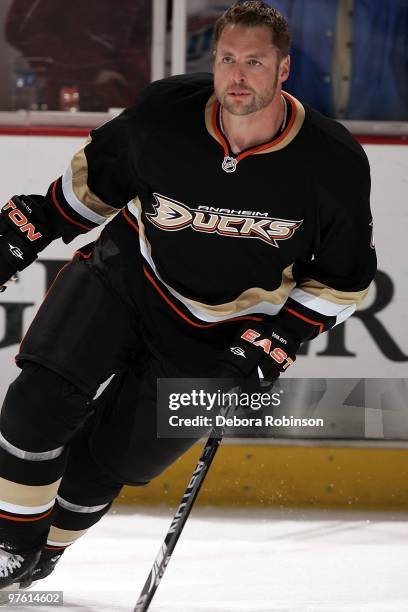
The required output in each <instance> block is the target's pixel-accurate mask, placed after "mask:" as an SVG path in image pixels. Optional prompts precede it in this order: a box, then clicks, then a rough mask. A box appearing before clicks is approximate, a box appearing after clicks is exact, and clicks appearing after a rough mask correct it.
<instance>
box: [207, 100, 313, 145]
mask: <svg viewBox="0 0 408 612" xmlns="http://www.w3.org/2000/svg"><path fill="white" fill-rule="evenodd" d="M282 95H283V96H284V97H285V98H286V100H287V101H288V102H289V104H290V106H291V118H290V120H289V123H288V125H287V126H286V128H285V130H284V131H283V133H282V134H279V135H278V136H277V137H276V138H274V139H273V140H271V141H270V143H265V144H264V145H262V149H261V150H255V149H257V146H254V147H251V148H253V149H254V152H253V153H252V154H253V155H263V154H265V153H273V152H274V151H280V150H281V149H283V148H284V147H286V146H287V145H288V144H290V143H291V142H292V140H293V139H294V138H295V137H296V136H297V134H298V133H299V131H300V128H301V127H302V125H303V122H304V120H305V109H304V107H303V105H302V104H301V103H300V102H299V100H297V99H296V98H295V97H294V96H291V95H290V94H288V93H287V92H286V91H282ZM218 104H219V103H218V100H217V98H216V96H215V94H213V95H212V96H211V97H210V99H209V100H208V102H207V104H206V107H205V125H206V127H207V131H208V132H209V134H210V135H211V136H212V137H213V138H214V139H215V140H216V141H217V142H218V143H219V144H220V145H221V146H222V147H223V146H224V145H223V143H222V141H221V139H220V137H219V136H218V134H217V131H216V130H215V129H214V121H213V116H214V105H215V106H218ZM268 145H269V146H268ZM248 152H250V149H249V150H248V151H247V153H248Z"/></svg>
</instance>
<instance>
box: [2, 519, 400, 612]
mask: <svg viewBox="0 0 408 612" xmlns="http://www.w3.org/2000/svg"><path fill="white" fill-rule="evenodd" d="M173 513H174V509H157V508H154V509H146V508H144V509H135V508H129V509H123V510H122V509H118V510H113V511H111V512H110V514H108V515H107V516H106V517H105V518H104V519H103V520H102V521H101V522H100V523H99V524H98V525H96V526H95V527H93V528H92V529H91V530H90V531H89V532H88V534H87V535H86V536H85V537H83V538H82V539H81V540H79V541H78V542H77V543H76V544H74V545H73V546H72V547H71V548H70V549H69V550H68V551H67V552H66V553H65V554H64V557H63V558H62V559H61V561H60V562H59V564H58V566H57V568H56V570H55V572H54V573H53V574H52V575H51V576H50V577H49V578H47V579H45V580H43V581H41V582H38V583H36V584H35V586H34V587H33V589H31V592H32V591H33V590H34V591H37V590H40V589H44V590H62V591H63V592H64V607H63V608H54V607H52V608H51V607H43V606H40V607H35V608H34V607H27V606H24V607H20V608H13V609H16V610H17V609H19V610H26V611H28V610H31V611H33V610H37V611H38V612H40V611H41V612H45V611H47V612H50V611H51V610H56V611H57V610H63V611H64V612H81V611H83V612H102V611H109V612H113V611H116V610H118V611H121V612H131V611H132V610H133V606H134V605H135V602H136V600H137V598H138V595H139V592H140V590H141V587H142V585H143V584H144V581H145V579H146V577H147V574H148V572H149V571H150V568H151V565H152V563H153V560H154V558H155V556H156V553H157V551H158V549H159V547H160V544H161V542H162V540H163V538H164V535H165V533H166V532H167V529H168V527H169V524H170V519H171V518H172V516H173ZM0 609H1V610H3V609H5V608H4V607H2V608H0ZM6 609H7V608H6ZM407 610H408V514H407V513H373V512H368V511H367V512H358V513H356V512H352V511H350V512H343V513H340V512H331V511H324V512H322V511H321V512H313V511H300V510H296V511H294V510H259V511H254V510H251V509H248V510H243V509H239V510H234V511H232V510H219V509H197V510H196V511H194V513H193V514H192V515H191V517H190V519H189V521H188V523H187V525H186V527H185V530H184V532H183V534H182V536H181V538H180V540H179V542H178V545H177V546H176V549H175V552H174V554H173V558H172V559H171V561H170V564H169V566H168V568H167V571H166V573H165V575H164V577H163V579H162V582H161V584H160V586H159V588H158V591H157V593H156V595H155V597H154V599H153V602H152V604H151V607H150V610H149V612H167V611H168V612H237V611H239V612H406V611H407Z"/></svg>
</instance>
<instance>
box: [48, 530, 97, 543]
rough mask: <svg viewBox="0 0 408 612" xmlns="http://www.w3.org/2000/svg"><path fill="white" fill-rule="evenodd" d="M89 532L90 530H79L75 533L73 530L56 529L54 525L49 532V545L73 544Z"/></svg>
mask: <svg viewBox="0 0 408 612" xmlns="http://www.w3.org/2000/svg"><path fill="white" fill-rule="evenodd" d="M87 531H88V529H78V531H74V530H72V529H60V528H59V527H54V525H51V527H50V530H49V532H48V537H47V543H48V544H51V542H52V544H54V545H58V544H61V545H64V544H71V543H72V542H75V540H77V539H78V538H80V537H81V536H83V535H84V534H85V533H86V532H87Z"/></svg>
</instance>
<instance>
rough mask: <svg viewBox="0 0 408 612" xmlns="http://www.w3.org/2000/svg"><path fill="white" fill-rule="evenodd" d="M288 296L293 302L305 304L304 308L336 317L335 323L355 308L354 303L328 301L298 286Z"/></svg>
mask: <svg viewBox="0 0 408 612" xmlns="http://www.w3.org/2000/svg"><path fill="white" fill-rule="evenodd" d="M289 297H291V298H292V300H295V302H298V303H299V304H302V306H306V308H310V309H311V310H314V311H316V312H318V313H320V314H322V315H326V316H327V317H336V325H338V324H339V323H343V321H345V320H346V319H348V317H350V316H351V315H352V314H353V312H354V311H355V309H356V304H348V306H344V305H341V304H335V303H334V302H329V300H325V299H324V298H321V297H317V296H316V295H312V294H311V293H307V291H303V289H298V288H296V289H292V291H291V292H290V293H289Z"/></svg>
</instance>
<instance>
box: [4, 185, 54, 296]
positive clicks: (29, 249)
mask: <svg viewBox="0 0 408 612" xmlns="http://www.w3.org/2000/svg"><path fill="white" fill-rule="evenodd" d="M43 216H44V215H43V211H42V210H41V207H40V206H39V204H38V203H37V202H36V201H35V200H33V199H32V198H30V197H29V196H13V197H12V198H11V200H9V201H8V202H7V204H5V205H4V206H3V208H2V209H1V211H0V286H4V283H6V282H7V281H8V280H9V279H10V278H11V277H12V276H13V275H14V274H15V273H16V272H17V271H19V270H24V268H26V267H27V266H29V265H30V264H31V263H32V262H33V261H34V260H35V259H37V255H38V253H39V252H40V251H42V249H44V248H45V247H46V246H47V245H48V244H49V243H50V242H51V240H52V237H51V236H50V235H49V232H47V231H46V230H45V222H44V220H43Z"/></svg>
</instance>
